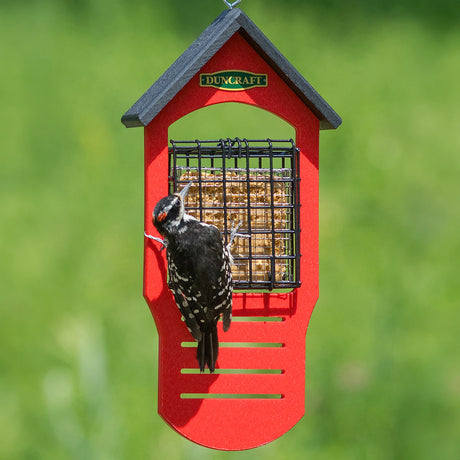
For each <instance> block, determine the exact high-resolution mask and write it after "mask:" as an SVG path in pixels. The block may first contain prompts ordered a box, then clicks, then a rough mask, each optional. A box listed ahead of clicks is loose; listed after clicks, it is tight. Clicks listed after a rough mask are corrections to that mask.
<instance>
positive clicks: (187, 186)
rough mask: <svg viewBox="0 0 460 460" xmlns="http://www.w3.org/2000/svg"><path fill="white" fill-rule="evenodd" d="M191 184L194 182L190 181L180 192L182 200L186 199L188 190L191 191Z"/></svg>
mask: <svg viewBox="0 0 460 460" xmlns="http://www.w3.org/2000/svg"><path fill="white" fill-rule="evenodd" d="M191 185H192V183H191V182H189V183H188V184H187V185H186V186H185V187H184V188H183V189H182V190H181V191H180V192H179V196H180V199H181V200H182V201H184V200H185V197H186V196H187V193H188V191H189V189H190V187H191Z"/></svg>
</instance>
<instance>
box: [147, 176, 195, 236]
mask: <svg viewBox="0 0 460 460" xmlns="http://www.w3.org/2000/svg"><path fill="white" fill-rule="evenodd" d="M191 185H192V183H191V182H189V183H188V184H187V185H186V186H185V187H184V188H183V189H182V190H181V191H180V192H178V193H174V194H173V195H168V196H165V197H164V198H162V199H161V200H160V201H159V202H158V203H157V204H156V206H155V209H154V211H153V214H152V221H153V225H155V227H156V229H157V230H158V231H159V233H160V234H161V235H165V234H170V233H174V230H175V229H177V228H178V227H179V225H180V223H181V222H182V219H183V218H184V214H185V210H184V199H185V197H186V195H187V193H188V191H189V189H190V186H191Z"/></svg>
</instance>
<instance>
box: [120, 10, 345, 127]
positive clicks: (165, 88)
mask: <svg viewBox="0 0 460 460" xmlns="http://www.w3.org/2000/svg"><path fill="white" fill-rule="evenodd" d="M237 31H239V32H240V33H241V34H242V35H243V37H244V38H245V39H246V40H247V41H248V42H249V44H250V45H251V46H252V47H253V48H254V49H255V50H256V51H257V52H258V53H259V54H260V55H261V56H262V57H263V59H264V60H265V61H266V62H267V63H268V64H269V65H270V66H271V67H272V68H273V69H274V70H275V72H276V73H277V74H278V75H279V76H280V77H281V78H282V79H283V80H284V82H285V83H286V84H287V85H288V86H289V87H290V88H291V89H292V90H293V91H294V92H295V93H296V94H297V96H298V97H299V98H300V99H301V100H302V102H303V103H304V104H305V105H306V106H307V107H308V108H309V109H310V110H311V111H312V112H313V113H314V114H315V116H316V117H317V118H318V119H319V120H320V128H321V129H335V128H337V127H338V126H340V124H341V123H342V120H341V118H340V117H339V115H337V113H336V112H334V110H333V109H332V108H331V107H330V106H329V104H328V103H327V102H326V101H325V100H324V99H323V98H322V97H321V96H320V95H319V94H318V93H317V92H316V91H315V89H314V88H313V87H312V86H311V85H310V84H309V83H308V82H307V80H305V78H304V77H303V76H302V75H301V74H300V73H299V72H298V71H297V70H296V69H295V68H294V66H293V65H292V64H291V63H290V62H289V61H288V60H287V59H286V58H285V57H284V56H283V55H282V54H281V53H280V52H279V51H278V49H277V48H276V47H275V46H274V45H273V44H272V42H271V41H270V40H269V39H268V38H267V37H266V36H265V35H264V34H263V32H262V31H261V30H260V29H259V28H258V27H257V26H256V25H255V24H254V23H253V22H252V21H251V19H250V18H249V17H248V16H247V15H246V14H245V13H244V12H243V11H242V10H241V9H240V8H233V9H227V10H224V11H223V12H222V13H221V14H220V15H219V16H218V17H217V18H216V19H215V20H214V21H213V22H212V23H211V24H210V25H209V26H208V27H207V28H206V29H205V30H204V31H203V32H202V33H201V35H200V36H199V37H198V38H197V39H196V40H195V41H194V42H193V43H192V44H191V45H190V46H189V47H188V48H187V50H186V51H185V52H184V53H183V54H181V55H180V56H179V57H178V58H177V59H176V61H175V62H174V63H173V64H172V65H171V66H170V67H169V68H168V69H167V70H166V72H165V73H164V74H163V75H162V76H161V77H160V78H159V79H158V80H157V81H156V82H155V83H154V84H153V85H152V86H151V87H150V88H149V89H148V90H147V91H146V92H145V93H144V94H143V95H142V96H141V97H140V98H139V99H138V100H137V101H136V102H135V103H134V105H133V106H132V107H131V108H130V109H129V110H128V111H127V112H126V113H125V114H124V115H123V117H122V119H121V121H122V123H123V124H124V125H125V126H126V127H128V128H130V127H136V126H147V125H148V124H149V123H150V122H151V121H152V120H153V119H154V118H155V117H156V116H157V115H158V113H159V112H160V111H161V110H162V109H163V108H164V107H165V106H166V105H167V104H168V103H169V102H170V101H171V100H172V99H173V97H174V96H175V95H176V94H177V93H178V92H179V91H180V90H181V89H182V88H183V87H184V86H185V85H186V84H187V83H188V82H189V81H190V80H191V79H192V78H193V76H194V75H196V74H197V73H198V72H199V71H200V69H201V68H202V67H203V66H204V65H205V64H206V63H207V62H208V61H209V60H210V59H211V58H212V57H213V56H214V55H215V54H216V53H217V52H218V51H219V49H220V48H221V47H222V46H223V45H224V44H225V43H226V42H227V41H228V40H229V39H230V38H231V37H232V36H233V34H234V33H235V32H237Z"/></svg>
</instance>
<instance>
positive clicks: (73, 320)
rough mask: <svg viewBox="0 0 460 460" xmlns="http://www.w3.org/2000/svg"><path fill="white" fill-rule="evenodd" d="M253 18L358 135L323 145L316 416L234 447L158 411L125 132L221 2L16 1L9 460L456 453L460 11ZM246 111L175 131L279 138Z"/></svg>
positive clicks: (412, 8)
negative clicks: (182, 428) (199, 438)
mask: <svg viewBox="0 0 460 460" xmlns="http://www.w3.org/2000/svg"><path fill="white" fill-rule="evenodd" d="M242 7H243V9H244V11H245V12H246V13H247V14H248V15H249V16H250V17H251V18H252V19H253V20H254V21H255V23H256V24H257V25H258V26H259V27H260V28H261V29H262V30H263V31H264V33H265V34H266V35H267V36H268V37H269V38H270V39H271V40H272V42H273V43H274V44H275V45H276V46H277V47H278V48H279V49H280V51H281V52H282V53H283V54H284V55H285V56H286V57H287V59H289V60H290V62H291V63H292V64H293V65H294V66H295V67H296V68H297V69H298V70H299V71H300V72H301V73H302V74H303V75H304V76H305V77H306V78H307V80H308V81H309V82H310V83H311V84H312V85H313V86H314V87H315V88H316V89H317V90H318V91H319V93H320V94H321V95H322V96H323V97H324V98H325V99H326V100H327V101H328V102H329V103H330V104H331V105H332V106H333V108H334V109H335V110H336V111H337V112H338V113H339V114H340V115H341V116H342V118H343V120H344V123H343V125H342V126H341V127H340V128H339V129H338V130H337V131H325V132H322V134H321V155H320V156H321V159H320V183H321V185H320V255H321V260H320V280H321V281H320V292H321V294H320V300H319V302H318V304H317V306H316V308H315V311H314V313H313V317H312V320H311V323H310V327H309V331H308V334H307V363H306V364H307V388H306V398H307V401H306V415H305V417H304V418H303V419H302V420H301V421H300V422H299V423H298V424H297V425H296V426H295V427H294V428H293V429H292V430H291V431H290V432H289V433H287V434H286V435H284V436H283V437H282V438H280V439H279V440H277V441H275V442H273V443H271V444H269V445H267V446H264V447H262V448H259V449H256V450H252V451H247V452H242V453H225V452H216V451H211V450H207V449H205V448H202V447H199V446H196V445H194V444H193V443H190V442H189V441H187V440H185V439H183V438H181V437H180V436H179V435H177V434H176V433H175V432H173V431H172V430H171V429H170V428H169V427H168V426H167V425H166V424H165V423H164V422H163V421H162V420H161V419H160V417H159V416H158V415H157V413H156V410H157V402H156V397H157V387H156V378H157V334H156V330H155V327H154V323H153V320H152V318H151V316H150V313H149V311H148V308H147V306H146V304H145V302H144V300H143V298H142V248H143V237H142V232H143V216H142V213H143V153H142V151H143V135H142V130H140V129H130V130H127V129H125V128H124V127H123V126H122V125H121V123H120V117H121V115H122V114H123V113H124V112H125V111H126V110H127V109H128V108H129V107H130V105H131V104H132V103H134V102H135V101H136V100H137V98H138V97H139V96H140V95H141V94H142V93H143V92H144V91H145V90H146V89H147V88H148V87H149V86H150V85H151V84H152V83H153V82H154V81H155V80H156V79H157V78H158V77H159V76H160V75H161V74H162V73H163V72H164V71H165V70H166V69H167V67H168V66H169V65H170V64H171V63H172V62H173V61H174V60H175V59H176V57H177V56H179V55H180V54H181V53H182V52H183V51H184V50H185V49H186V48H187V47H188V46H189V44H190V43H191V42H192V41H193V40H194V39H195V38H196V37H197V36H198V35H199V33H201V31H202V30H204V28H205V27H206V26H207V25H208V24H209V23H210V22H211V21H212V20H213V19H214V18H215V17H216V16H217V15H218V14H219V13H220V12H221V11H222V10H223V8H224V5H223V3H222V2H220V1H218V0H199V1H194V2H191V1H190V2H186V1H182V0H177V1H174V2H162V1H155V0H149V1H148V0H131V1H127V0H110V1H109V0H72V1H71V0H69V1H66V2H65V1H58V0H54V1H53V0H41V1H38V0H37V1H33V0H30V1H25V0H20V1H19V0H16V1H12V0H3V1H2V2H1V3H0V314H1V317H0V459H47V460H48V459H97V460H99V459H128V458H129V459H144V458H152V459H157V458H168V459H170V460H175V459H194V458H200V459H201V458H205V459H206V458H211V459H223V458H225V459H227V458H229V459H234V458H238V459H239V458H241V459H250V458H260V457H261V456H263V458H266V459H296V458H311V459H315V460H329V459H334V460H342V459H343V460H355V459H372V460H392V459H404V460H412V459H417V460H423V459H427V460H428V459H430V460H431V459H452V460H457V459H458V458H460V457H459V456H460V441H459V439H460V353H459V348H460V347H459V338H460V313H459V306H460V282H459V276H458V269H459V255H460V231H459V227H460V205H459V201H460V185H459V184H460V155H459V151H460V110H459V106H460V92H459V84H458V79H459V74H460V28H459V25H460V20H459V8H458V2H457V1H455V0H443V1H439V2H428V0H419V1H417V2H416V1H408V2H404V3H402V2H397V1H396V0H386V1H383V2H377V1H367V2H366V1H364V0H353V1H351V2H343V1H341V2H339V1H338V0H332V1H330V2H322V3H320V2H313V1H310V0H308V1H307V0H304V1H300V0H285V1H276V0H265V1H263V0H243V3H242ZM251 113H252V112H251ZM251 113H248V112H246V111H245V110H238V107H236V108H235V107H230V108H229V109H228V111H221V112H220V113H219V116H209V117H208V118H206V117H205V118H204V119H198V121H193V120H184V127H183V132H184V136H182V137H187V136H188V135H190V136H193V137H195V134H196V135H197V136H198V135H201V133H202V132H203V133H204V134H203V135H208V134H217V135H220V133H223V135H224V136H225V137H228V136H229V135H230V136H232V135H240V136H246V135H247V134H246V132H243V131H245V130H247V132H248V133H249V135H250V136H251V137H255V136H256V135H257V136H259V135H262V136H266V135H272V136H273V137H275V136H274V135H273V133H277V132H285V130H286V126H285V125H283V124H282V123H280V122H279V121H277V120H275V121H273V119H271V118H270V117H268V118H269V119H268V121H267V122H266V123H265V122H263V123H261V122H260V120H258V119H257V117H254V116H252V115H251ZM200 120H201V121H200ZM203 120H204V121H203ZM176 128H177V126H175V127H173V128H172V130H173V129H176ZM278 130H279V131H278ZM265 131H269V132H268V134H265ZM180 133H181V130H180V129H179V135H180ZM185 133H187V136H186V135H185ZM259 133H260V134H259Z"/></svg>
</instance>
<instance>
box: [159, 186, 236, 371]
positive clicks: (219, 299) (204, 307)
mask: <svg viewBox="0 0 460 460" xmlns="http://www.w3.org/2000/svg"><path fill="white" fill-rule="evenodd" d="M189 187H190V184H189V185H188V186H187V187H185V188H184V189H183V190H182V191H181V192H180V193H175V194H173V195H169V196H167V197H165V198H163V199H161V200H160V201H159V202H158V203H157V205H156V206H155V210H154V211H153V224H154V225H155V227H156V228H157V230H158V231H159V233H160V234H161V235H162V236H163V238H164V239H165V243H166V244H165V246H166V256H167V261H168V274H169V281H168V286H169V288H170V289H171V291H172V293H173V295H174V299H175V301H176V304H177V306H178V308H179V310H180V312H181V313H182V316H183V318H184V320H185V324H186V326H187V328H188V330H189V331H190V333H191V334H192V336H193V338H194V339H195V340H196V341H197V342H198V347H197V360H198V364H199V367H200V371H201V372H203V371H204V369H205V366H206V365H207V366H208V368H209V370H210V371H211V372H214V369H215V364H216V360H217V354H218V350H219V341H218V338H217V321H218V320H219V318H220V316H222V320H223V329H224V331H227V330H228V329H229V327H230V323H231V320H232V292H233V284H232V272H231V264H232V257H231V254H230V251H229V249H228V248H227V247H226V246H225V245H224V243H223V241H222V236H221V233H220V231H219V230H218V229H217V227H215V226H214V225H209V224H205V223H203V222H200V221H199V220H197V219H195V218H194V217H192V216H190V215H189V214H186V213H185V210H184V204H183V199H184V197H185V195H186V193H187V192H188V189H189Z"/></svg>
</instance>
